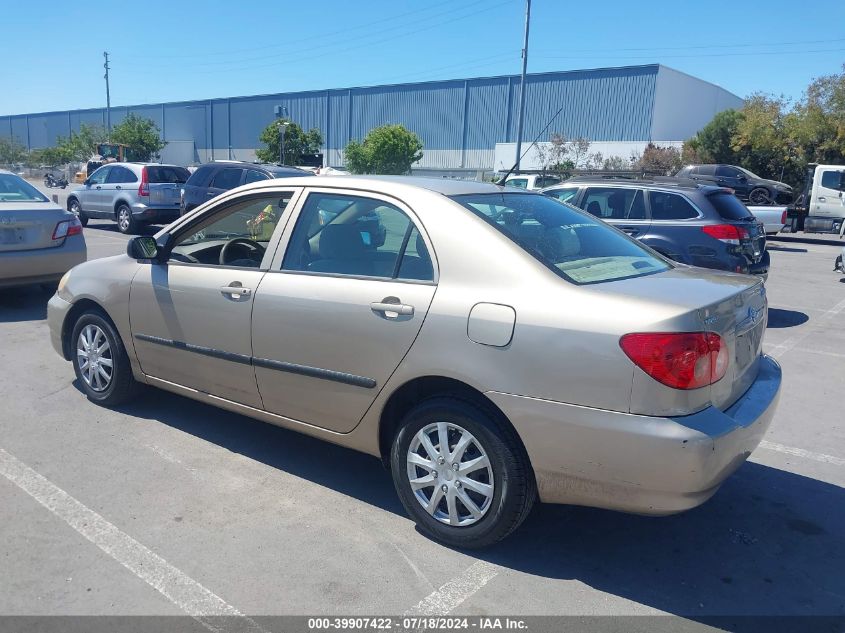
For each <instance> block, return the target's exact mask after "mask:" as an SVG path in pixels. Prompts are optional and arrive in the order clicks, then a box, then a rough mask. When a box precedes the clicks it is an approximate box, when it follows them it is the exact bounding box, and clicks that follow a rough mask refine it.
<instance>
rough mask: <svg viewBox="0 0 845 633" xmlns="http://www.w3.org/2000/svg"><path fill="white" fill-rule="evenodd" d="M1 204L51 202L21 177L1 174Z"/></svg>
mask: <svg viewBox="0 0 845 633" xmlns="http://www.w3.org/2000/svg"><path fill="white" fill-rule="evenodd" d="M0 202H49V200H47V196H45V195H44V194H43V193H41V192H40V191H38V189H36V188H35V187H33V186H32V185H31V184H29V183H28V182H27V181H26V180H24V179H23V178H21V177H20V176H15V175H14V174H0Z"/></svg>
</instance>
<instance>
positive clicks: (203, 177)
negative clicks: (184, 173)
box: [185, 165, 214, 187]
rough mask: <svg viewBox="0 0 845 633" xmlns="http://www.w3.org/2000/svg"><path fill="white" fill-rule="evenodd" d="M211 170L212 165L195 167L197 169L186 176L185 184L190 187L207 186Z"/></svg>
mask: <svg viewBox="0 0 845 633" xmlns="http://www.w3.org/2000/svg"><path fill="white" fill-rule="evenodd" d="M213 171H214V166H213V165H201V166H200V167H197V170H196V171H195V172H194V173H193V174H191V177H190V178H188V180H187V181H186V183H185V184H186V185H190V186H192V187H207V186H208V181H209V180H211V176H212V172H213Z"/></svg>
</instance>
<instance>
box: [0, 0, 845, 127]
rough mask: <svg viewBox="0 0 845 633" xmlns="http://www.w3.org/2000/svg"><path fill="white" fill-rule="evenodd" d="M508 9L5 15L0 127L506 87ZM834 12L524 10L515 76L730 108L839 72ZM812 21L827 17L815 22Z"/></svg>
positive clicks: (840, 45)
mask: <svg viewBox="0 0 845 633" xmlns="http://www.w3.org/2000/svg"><path fill="white" fill-rule="evenodd" d="M524 6H525V3H524V0H462V1H461V2H456V1H454V0H452V1H444V0H426V1H423V0H392V1H389V0H358V1H357V2H350V1H341V0H317V1H314V2H302V1H301V0H298V1H295V2H294V1H276V2H273V1H270V2H261V3H259V2H231V1H227V2H222V1H218V0H208V1H206V2H202V3H200V2H174V1H173V0H171V1H169V2H161V1H159V0H144V1H143V2H140V3H138V2H132V3H123V2H95V3H91V2H67V1H66V0H62V1H61V2H58V1H54V0H41V2H37V3H33V2H28V3H24V2H15V3H7V4H6V5H5V6H4V7H3V10H2V12H0V15H2V22H3V26H4V28H3V37H2V38H0V59H3V60H5V62H4V64H3V67H2V71H0V77H2V85H3V90H2V91H0V114H19V113H25V112H42V111H50V110H61V109H68V108H85V107H98V106H101V105H104V103H105V87H104V81H103V76H102V75H103V69H102V63H103V57H102V53H103V51H104V50H108V51H109V53H110V54H111V59H112V62H111V66H112V76H111V78H112V80H111V93H112V104H113V105H131V104H139V103H155V102H160V101H174V100H187V99H202V98H214V97H227V96H237V95H249V94H262V93H273V92H284V91H293V90H310V89H324V88H342V87H349V86H366V85H376V84H382V83H403V82H410V81H427V80H433V79H448V78H462V77H473V76H486V75H502V74H512V73H518V72H519V69H520V60H519V50H520V47H521V45H522V29H523V21H524ZM842 9H843V6H842V2H841V0H820V1H819V2H816V3H814V4H813V11H812V16H816V18H813V17H812V16H811V15H809V14H807V13H803V14H802V11H801V7H800V6H799V5H796V3H795V2H794V0H792V1H790V2H786V1H785V0H767V1H766V2H762V1H758V0H753V1H752V0H734V1H733V2H724V1H722V0H708V1H707V2H706V3H700V2H695V3H693V2H687V1H686V0H674V1H673V2H653V1H649V0H638V2H629V1H626V2H622V1H617V0H604V1H603V2H574V1H565V0H533V3H532V21H531V42H530V49H529V64H528V70H529V72H541V71H549V70H567V69H577V68H596V67H602V66H627V65H638V64H649V63H662V64H665V65H667V66H671V67H673V68H676V69H678V70H681V71H684V72H686V73H689V74H691V75H695V76H697V77H700V78H702V79H705V80H708V81H712V82H713V83H716V84H719V85H721V86H723V87H724V88H726V89H728V90H730V91H732V92H734V93H736V94H738V95H739V96H746V95H748V94H750V93H752V92H756V91H763V92H767V93H774V94H783V95H785V96H787V97H791V98H799V97H800V96H801V93H802V91H803V90H804V88H805V87H806V85H807V84H808V83H809V81H810V80H811V79H812V78H814V77H818V76H820V75H825V74H831V73H835V72H841V70H842V65H843V63H845V29H843V28H841V24H842V15H843V13H842ZM822 16H835V17H833V18H832V19H831V20H829V21H827V22H820V21H819V20H820V19H821V17H822Z"/></svg>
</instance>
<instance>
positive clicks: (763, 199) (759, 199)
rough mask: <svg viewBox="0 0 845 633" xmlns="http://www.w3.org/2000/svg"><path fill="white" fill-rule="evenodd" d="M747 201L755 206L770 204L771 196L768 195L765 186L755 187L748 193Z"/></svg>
mask: <svg viewBox="0 0 845 633" xmlns="http://www.w3.org/2000/svg"><path fill="white" fill-rule="evenodd" d="M748 202H749V203H750V204H753V205H756V206H764V205H767V204H772V197H771V196H770V195H769V190H768V189H766V188H765V187H755V188H754V189H752V190H751V193H749V194H748Z"/></svg>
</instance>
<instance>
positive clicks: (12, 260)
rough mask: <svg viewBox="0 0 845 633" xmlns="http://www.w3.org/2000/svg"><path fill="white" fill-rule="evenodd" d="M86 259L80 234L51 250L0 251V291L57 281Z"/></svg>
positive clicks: (83, 239) (82, 238) (83, 241)
mask: <svg viewBox="0 0 845 633" xmlns="http://www.w3.org/2000/svg"><path fill="white" fill-rule="evenodd" d="M87 256H88V253H87V249H86V246H85V238H84V237H82V236H81V235H72V236H71V237H68V238H67V239H65V242H64V244H62V245H61V246H55V247H53V248H38V249H35V250H31V251H11V252H0V288H10V287H13V286H26V285H28V284H38V283H49V282H54V281H58V280H59V279H61V277H62V275H64V274H65V273H66V272H67V271H69V270H70V269H71V268H73V267H74V266H76V265H77V264H81V263H82V262H84V261H85V260H86V259H87Z"/></svg>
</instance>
